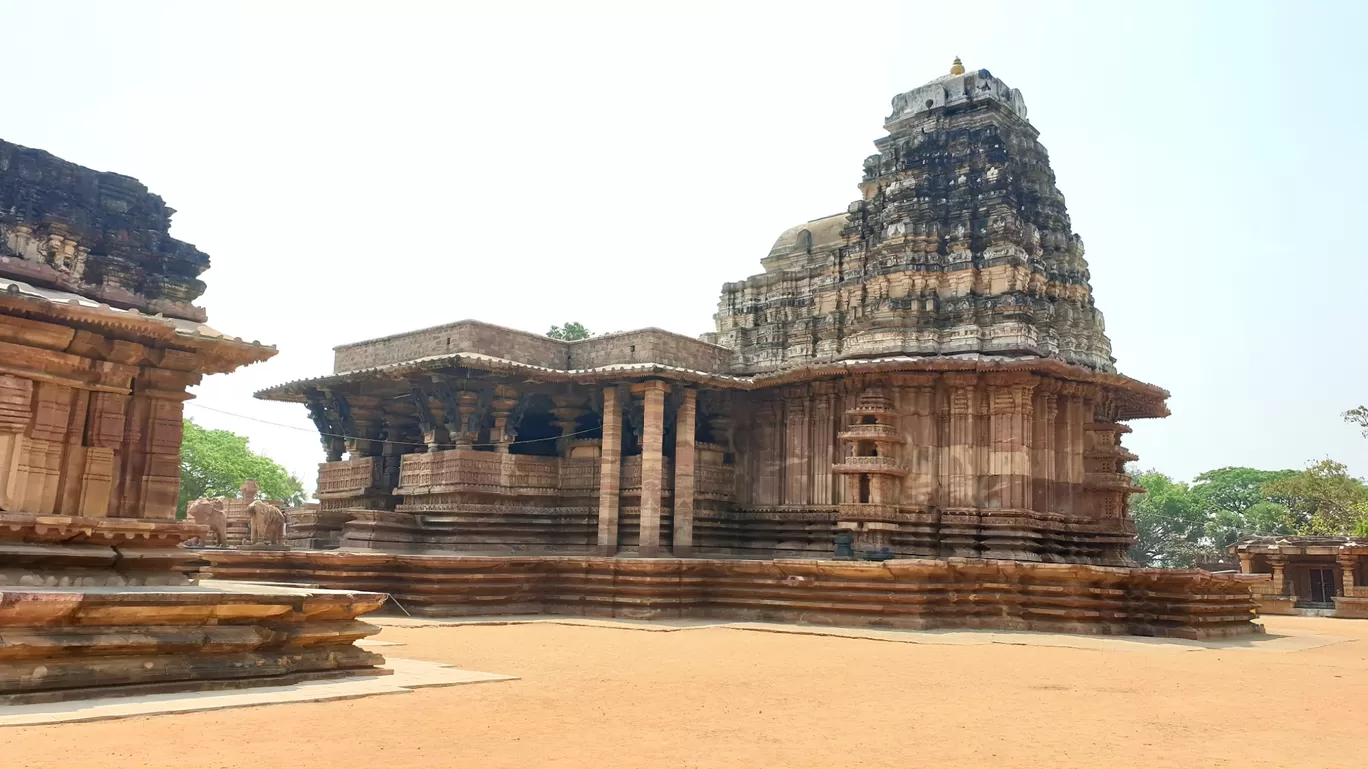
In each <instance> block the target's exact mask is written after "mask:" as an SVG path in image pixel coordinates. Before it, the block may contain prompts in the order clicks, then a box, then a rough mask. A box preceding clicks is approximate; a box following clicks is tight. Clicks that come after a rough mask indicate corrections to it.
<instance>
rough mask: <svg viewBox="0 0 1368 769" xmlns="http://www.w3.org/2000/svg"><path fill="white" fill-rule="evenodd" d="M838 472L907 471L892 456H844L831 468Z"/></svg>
mask: <svg viewBox="0 0 1368 769" xmlns="http://www.w3.org/2000/svg"><path fill="white" fill-rule="evenodd" d="M832 469H833V470H835V471H836V472H838V473H883V474H886V475H904V474H906V473H907V470H905V469H904V468H903V467H902V466H901V465H899V464H898V460H897V459H895V458H893V457H844V458H843V459H841V461H840V462H838V463H837V464H836V465H835V466H834V467H833V468H832Z"/></svg>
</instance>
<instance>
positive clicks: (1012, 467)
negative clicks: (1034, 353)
mask: <svg viewBox="0 0 1368 769" xmlns="http://www.w3.org/2000/svg"><path fill="white" fill-rule="evenodd" d="M987 381H988V403H989V413H990V418H991V420H992V424H991V435H992V444H991V448H990V449H989V467H988V468H987V469H988V473H989V475H990V476H991V477H992V482H991V483H990V486H989V487H990V488H991V489H992V490H993V493H992V495H991V496H990V498H989V499H987V500H985V501H984V504H985V506H986V507H1002V508H1007V509H1010V510H1022V509H1026V508H1028V507H1030V502H1029V500H1028V497H1027V489H1028V487H1029V486H1030V478H1031V455H1030V448H1029V444H1030V426H1031V416H1032V405H1033V403H1032V398H1031V391H1032V390H1033V389H1034V387H1035V377H1033V376H1031V375H1029V374H990V375H988V377H987Z"/></svg>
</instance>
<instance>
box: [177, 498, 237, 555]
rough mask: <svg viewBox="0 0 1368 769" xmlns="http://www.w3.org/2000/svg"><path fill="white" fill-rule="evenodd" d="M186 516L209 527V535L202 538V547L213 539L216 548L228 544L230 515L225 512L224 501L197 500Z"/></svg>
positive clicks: (192, 503) (187, 510)
mask: <svg viewBox="0 0 1368 769" xmlns="http://www.w3.org/2000/svg"><path fill="white" fill-rule="evenodd" d="M186 514H187V515H188V516H189V517H190V518H191V519H193V520H194V521H195V523H198V524H199V525H201V526H208V527H209V535H208V536H207V537H201V538H200V544H201V545H206V544H209V540H211V539H212V540H213V546H214V547H223V546H224V545H226V544H228V515H227V514H226V513H225V512H224V510H223V500H221V499H197V500H195V501H194V502H191V503H190V506H189V507H188V508H186Z"/></svg>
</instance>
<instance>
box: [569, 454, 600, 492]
mask: <svg viewBox="0 0 1368 769" xmlns="http://www.w3.org/2000/svg"><path fill="white" fill-rule="evenodd" d="M560 487H561V489H562V490H563V491H567V492H573V491H579V492H589V491H592V492H595V493H597V492H598V487H599V460H597V459H562V460H561V462H560Z"/></svg>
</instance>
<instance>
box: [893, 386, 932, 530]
mask: <svg viewBox="0 0 1368 769" xmlns="http://www.w3.org/2000/svg"><path fill="white" fill-rule="evenodd" d="M904 383H905V384H906V385H909V386H907V387H905V388H904V389H903V405H902V406H901V409H900V410H901V411H903V412H904V413H906V414H908V416H907V417H906V419H905V420H904V427H903V434H904V437H905V440H906V442H905V443H904V444H903V456H904V464H905V465H906V467H907V479H906V481H904V491H903V495H902V501H903V502H904V504H908V505H913V506H916V507H921V508H926V509H930V508H931V507H934V506H935V504H936V484H937V482H938V479H937V478H936V470H937V464H938V463H937V461H936V458H937V454H939V453H940V448H939V446H938V445H937V439H936V407H935V395H936V391H935V387H934V384H935V382H934V379H932V378H931V377H930V376H917V377H906V378H905V380H904Z"/></svg>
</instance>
